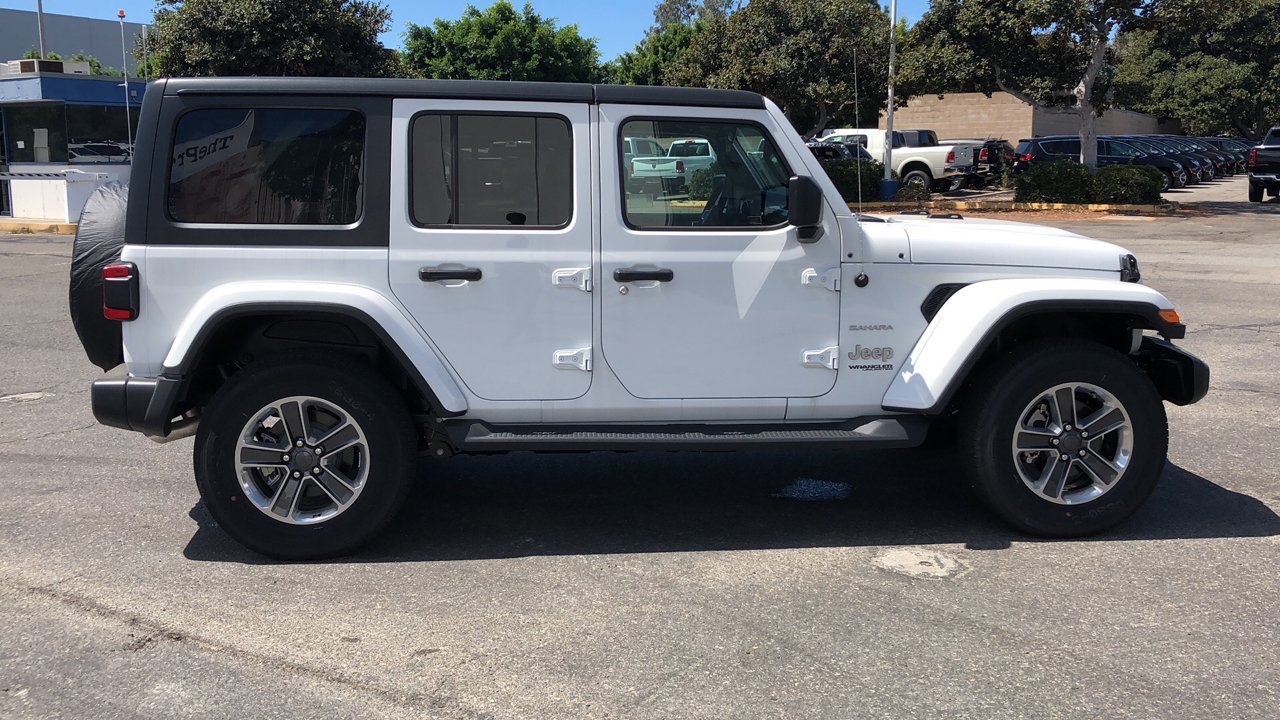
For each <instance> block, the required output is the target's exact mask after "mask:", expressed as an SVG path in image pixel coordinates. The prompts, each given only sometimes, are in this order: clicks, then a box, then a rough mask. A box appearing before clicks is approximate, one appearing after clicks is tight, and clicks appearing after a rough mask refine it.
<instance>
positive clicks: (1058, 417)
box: [1013, 383, 1133, 505]
mask: <svg viewBox="0 0 1280 720" xmlns="http://www.w3.org/2000/svg"><path fill="white" fill-rule="evenodd" d="M1132 455H1133V426H1132V423H1131V422H1130V420H1129V414H1128V412H1127V411H1126V410H1125V408H1124V405H1122V404H1121V403H1120V401H1119V400H1117V399H1116V397H1115V396H1114V395H1112V394H1111V393H1109V392H1107V391H1106V390H1104V389H1103V388H1100V387H1098V386H1097V385H1091V384H1089V383H1066V384H1062V385H1055V386H1054V387H1051V388H1049V389H1047V390H1045V391H1044V392H1043V393H1042V394H1041V395H1040V396H1039V397H1037V398H1036V399H1035V400H1033V401H1031V403H1030V404H1028V405H1027V407H1026V408H1025V409H1023V411H1022V414H1021V415H1020V416H1019V419H1018V426H1017V427H1016V428H1015V429H1014V433H1013V462H1014V466H1015V467H1016V468H1017V470H1018V475H1019V476H1021V478H1022V482H1023V483H1025V484H1026V486H1027V487H1028V488H1030V489H1031V491H1032V492H1034V493H1035V494H1037V495H1039V496H1040V497H1041V498H1043V499H1045V500H1048V501H1050V502H1055V503H1059V504H1062V505H1078V504H1081V503H1086V502H1089V501H1091V500H1096V499H1097V498H1099V497H1101V496H1102V495H1104V494H1106V492H1107V491H1108V490H1110V489H1111V488H1113V487H1115V485H1116V482H1117V481H1118V480H1119V479H1120V478H1121V476H1123V475H1124V472H1125V470H1126V469H1127V468H1128V466H1129V460H1130V458H1131V456H1132Z"/></svg>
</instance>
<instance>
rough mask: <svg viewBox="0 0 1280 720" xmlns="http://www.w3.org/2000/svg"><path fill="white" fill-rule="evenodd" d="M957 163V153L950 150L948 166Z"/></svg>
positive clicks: (948, 152)
mask: <svg viewBox="0 0 1280 720" xmlns="http://www.w3.org/2000/svg"><path fill="white" fill-rule="evenodd" d="M955 161H956V151H955V150H948V151H947V164H951V163H953V162H955Z"/></svg>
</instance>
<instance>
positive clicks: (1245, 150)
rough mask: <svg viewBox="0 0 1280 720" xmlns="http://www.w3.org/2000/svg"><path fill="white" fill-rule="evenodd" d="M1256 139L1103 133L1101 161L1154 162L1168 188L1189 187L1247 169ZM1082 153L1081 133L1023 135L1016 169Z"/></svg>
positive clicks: (1116, 162)
mask: <svg viewBox="0 0 1280 720" xmlns="http://www.w3.org/2000/svg"><path fill="white" fill-rule="evenodd" d="M1251 149H1252V143H1250V142H1249V141H1248V140H1243V139H1240V138H1223V137H1184V136H1181V135H1103V136H1100V137H1099V138H1098V165H1099V167H1104V166H1107V165H1150V166H1152V167H1154V168H1156V169H1157V170H1159V171H1160V174H1161V176H1162V177H1163V178H1164V189H1165V190H1168V189H1169V188H1180V187H1186V186H1187V185H1195V184H1197V183H1202V182H1208V181H1210V180H1213V179H1215V178H1222V177H1229V176H1231V175H1235V174H1237V173H1242V172H1246V171H1247V170H1248V166H1249V155H1250V150H1251ZM1079 157H1080V138H1078V137H1076V136H1074V135H1049V136H1045V137H1038V138H1031V139H1026V140H1020V141H1019V142H1018V147H1017V148H1016V149H1015V150H1014V160H1013V171H1014V172H1023V171H1025V170H1029V169H1030V168H1032V167H1034V166H1036V165H1040V164H1043V163H1047V162H1054V161H1057V160H1064V159H1074V158H1079Z"/></svg>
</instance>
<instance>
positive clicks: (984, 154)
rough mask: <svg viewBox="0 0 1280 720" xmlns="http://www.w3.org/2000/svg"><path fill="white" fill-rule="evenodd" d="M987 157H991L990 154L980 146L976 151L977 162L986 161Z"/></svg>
mask: <svg viewBox="0 0 1280 720" xmlns="http://www.w3.org/2000/svg"><path fill="white" fill-rule="evenodd" d="M989 157H991V155H990V154H989V153H988V152H987V149H986V148H982V150H981V151H979V152H978V162H986V161H987V158H989Z"/></svg>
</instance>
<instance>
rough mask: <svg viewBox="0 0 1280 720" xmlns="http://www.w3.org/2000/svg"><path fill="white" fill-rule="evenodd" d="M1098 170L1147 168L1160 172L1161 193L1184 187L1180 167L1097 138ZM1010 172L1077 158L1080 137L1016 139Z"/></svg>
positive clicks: (1118, 142)
mask: <svg viewBox="0 0 1280 720" xmlns="http://www.w3.org/2000/svg"><path fill="white" fill-rule="evenodd" d="M1097 142H1098V167H1106V166H1108V165H1150V166H1152V167H1154V168H1156V169H1157V170H1159V171H1160V175H1161V178H1162V179H1163V184H1162V186H1161V189H1162V190H1168V189H1169V188H1174V187H1182V186H1184V185H1186V184H1187V173H1186V170H1185V169H1184V168H1183V166H1182V165H1181V164H1180V163H1178V162H1175V161H1173V160H1171V159H1168V158H1165V157H1160V156H1157V155H1151V154H1148V153H1146V152H1144V151H1142V150H1141V149H1139V148H1138V147H1136V146H1135V145H1133V144H1132V143H1129V142H1126V141H1125V140H1123V139H1120V138H1112V137H1100V138H1098V141H1097ZM1014 152H1015V156H1016V157H1015V160H1014V171H1015V172H1024V171H1026V170H1028V169H1030V168H1031V167H1033V166H1034V165H1037V164H1040V163H1044V162H1054V161H1059V160H1078V159H1079V158H1080V138H1078V137H1075V136H1073V135H1051V136H1046V137H1039V138H1031V139H1026V140H1020V141H1019V142H1018V147H1017V149H1016V150H1015V151H1014Z"/></svg>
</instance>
